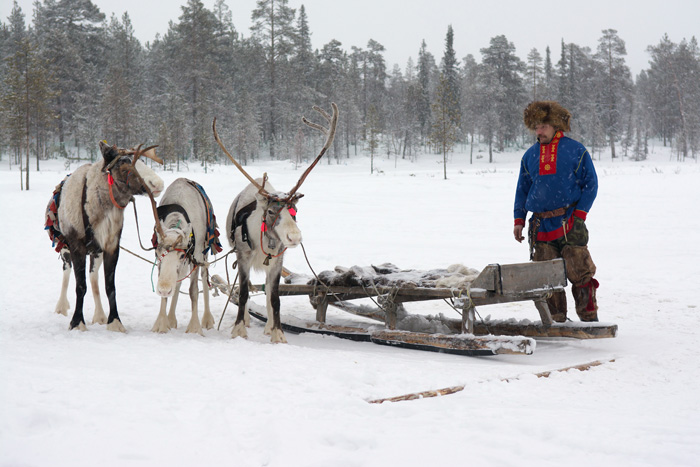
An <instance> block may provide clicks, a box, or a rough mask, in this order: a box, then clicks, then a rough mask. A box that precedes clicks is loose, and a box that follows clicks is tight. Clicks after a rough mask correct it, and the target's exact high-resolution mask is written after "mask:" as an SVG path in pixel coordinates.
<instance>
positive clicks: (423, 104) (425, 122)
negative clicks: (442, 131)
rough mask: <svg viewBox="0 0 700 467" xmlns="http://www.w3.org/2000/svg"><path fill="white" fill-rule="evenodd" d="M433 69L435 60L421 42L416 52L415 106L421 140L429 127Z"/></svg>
mask: <svg viewBox="0 0 700 467" xmlns="http://www.w3.org/2000/svg"><path fill="white" fill-rule="evenodd" d="M434 68H435V59H434V58H433V56H432V54H431V53H430V52H428V51H427V46H426V44H425V40H423V42H422V43H421V47H420V51H419V52H418V86H419V91H420V93H419V95H418V102H417V104H416V107H417V111H418V123H419V124H420V134H421V138H425V135H426V134H428V132H429V128H430V125H431V115H430V90H431V87H432V85H431V79H430V78H431V76H432V75H433V69H434Z"/></svg>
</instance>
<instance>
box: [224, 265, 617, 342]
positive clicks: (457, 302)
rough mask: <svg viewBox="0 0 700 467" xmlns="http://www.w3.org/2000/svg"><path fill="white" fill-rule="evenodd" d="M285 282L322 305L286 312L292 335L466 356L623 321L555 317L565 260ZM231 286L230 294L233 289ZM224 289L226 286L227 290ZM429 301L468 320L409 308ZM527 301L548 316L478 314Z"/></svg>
mask: <svg viewBox="0 0 700 467" xmlns="http://www.w3.org/2000/svg"><path fill="white" fill-rule="evenodd" d="M465 269H466V268H465ZM215 277H216V276H215ZM213 282H215V283H217V286H226V285H227V284H224V283H223V281H222V280H221V279H220V278H217V279H216V280H215V279H214V278H213ZM285 282H286V283H285V284H280V287H279V293H280V296H283V295H284V296H289V295H308V296H309V297H310V302H311V305H312V306H313V307H314V308H315V310H316V321H314V322H308V321H304V320H300V319H298V318H296V317H293V316H290V313H283V314H282V316H283V319H282V321H283V323H282V326H283V328H284V329H285V331H289V332H292V333H301V332H311V333H318V334H327V335H334V336H337V337H341V338H346V339H353V340H358V341H370V342H374V343H377V344H384V345H391V346H397V347H403V348H410V349H418V350H429V351H435V352H444V353H453V354H460V355H497V354H524V355H529V354H532V353H533V352H534V349H535V347H536V341H535V338H551V337H567V338H576V339H599V338H611V337H615V335H616V334H617V325H614V324H609V323H607V324H606V323H580V322H566V323H555V322H553V321H552V317H551V314H550V311H549V307H548V306H547V301H546V300H547V298H548V297H549V296H550V295H551V294H552V293H553V292H557V291H562V290H564V288H565V287H566V285H567V281H566V273H565V268H564V261H563V260H562V259H555V260H551V261H541V262H529V263H520V264H504V265H501V264H491V265H488V266H487V267H486V268H484V269H483V270H482V271H481V272H478V271H475V270H466V271H464V270H462V271H452V270H445V269H436V270H431V271H415V270H402V269H399V268H398V267H396V266H394V265H392V264H383V265H380V266H371V267H357V266H355V267H352V268H342V267H337V268H336V269H335V271H324V272H322V273H321V274H319V275H318V279H316V278H314V279H309V278H308V277H306V276H299V275H296V274H289V275H288V276H287V277H286V278H285ZM299 282H302V283H299ZM258 287H259V288H261V289H262V288H263V287H262V286H258ZM220 288H221V287H220ZM224 288H225V289H226V291H225V292H226V293H228V291H229V290H230V288H229V287H224ZM224 288H221V290H222V291H224ZM368 297H369V298H371V299H372V300H373V301H374V303H375V304H376V307H369V306H366V305H357V304H355V303H353V301H354V300H357V299H362V298H368ZM234 300H235V297H234ZM428 300H445V301H448V302H449V303H451V306H452V307H453V308H454V309H455V310H456V311H457V312H458V313H460V314H461V318H460V319H457V318H448V317H445V316H444V315H443V314H440V315H439V316H433V315H430V316H423V315H416V314H411V313H408V312H407V311H406V309H405V307H404V304H405V303H407V302H417V301H428ZM519 301H532V302H533V303H534V305H535V307H536V309H537V310H538V312H539V316H540V321H537V322H531V321H528V320H524V321H521V322H517V321H515V320H507V321H491V320H488V321H484V320H481V319H479V320H477V319H476V316H477V314H476V309H477V307H482V306H485V305H493V304H502V303H509V302H519ZM328 305H333V306H335V307H337V308H339V309H341V310H343V311H345V312H348V313H350V314H353V315H357V316H361V317H363V318H369V319H370V320H372V322H368V320H366V319H365V320H362V322H360V321H359V320H358V322H357V324H356V325H352V326H336V325H333V324H330V323H327V322H326V317H327V316H326V315H327V308H328ZM251 308H255V307H251ZM249 311H250V313H251V315H252V316H254V317H256V318H258V319H261V320H265V319H266V317H265V316H264V312H263V313H260V312H256V311H255V309H253V310H249ZM373 322H376V324H375V323H373Z"/></svg>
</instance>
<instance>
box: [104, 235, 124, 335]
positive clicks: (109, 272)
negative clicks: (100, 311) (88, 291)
mask: <svg viewBox="0 0 700 467" xmlns="http://www.w3.org/2000/svg"><path fill="white" fill-rule="evenodd" d="M103 257H104V272H105V292H107V300H109V317H108V318H107V330H108V331H117V332H126V329H124V326H123V325H122V322H121V320H120V319H119V312H118V311H117V289H116V287H115V285H114V274H115V273H116V269H117V261H119V247H118V246H117V248H116V249H115V250H114V252H112V253H109V252H107V251H105V252H103Z"/></svg>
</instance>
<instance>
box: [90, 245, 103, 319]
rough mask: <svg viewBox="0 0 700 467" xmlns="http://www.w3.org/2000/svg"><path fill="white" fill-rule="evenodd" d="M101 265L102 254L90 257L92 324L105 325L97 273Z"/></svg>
mask: <svg viewBox="0 0 700 467" xmlns="http://www.w3.org/2000/svg"><path fill="white" fill-rule="evenodd" d="M101 265H102V254H97V255H90V288H91V289H92V298H93V300H94V301H95V314H94V315H92V324H106V323H107V315H105V311H104V308H102V300H101V299H100V282H99V275H98V272H99V270H100V266H101Z"/></svg>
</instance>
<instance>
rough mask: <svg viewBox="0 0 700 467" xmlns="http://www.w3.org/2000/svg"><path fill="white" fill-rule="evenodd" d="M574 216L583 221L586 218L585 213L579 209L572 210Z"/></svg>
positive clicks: (586, 214)
mask: <svg viewBox="0 0 700 467" xmlns="http://www.w3.org/2000/svg"><path fill="white" fill-rule="evenodd" d="M574 216H576V217H578V218H579V219H583V220H584V221H585V220H586V216H588V213H587V212H586V211H581V210H580V209H576V210H574Z"/></svg>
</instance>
